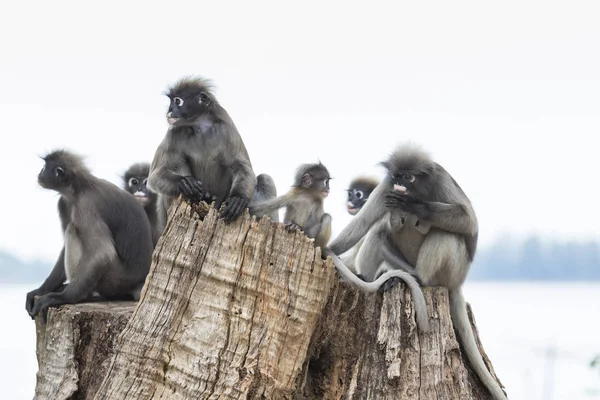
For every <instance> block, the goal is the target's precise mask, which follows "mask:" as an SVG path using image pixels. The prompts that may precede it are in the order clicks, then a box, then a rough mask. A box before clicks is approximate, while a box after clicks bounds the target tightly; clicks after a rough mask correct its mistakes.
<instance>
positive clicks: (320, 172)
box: [250, 163, 331, 249]
mask: <svg viewBox="0 0 600 400" xmlns="http://www.w3.org/2000/svg"><path fill="white" fill-rule="evenodd" d="M330 179H331V178H330V176H329V171H327V168H325V166H324V165H323V164H321V163H318V164H302V165H301V166H300V167H299V168H298V170H297V171H296V176H295V178H294V184H293V185H292V189H291V190H290V191H288V192H287V193H286V194H284V195H282V196H279V197H277V198H275V199H272V200H267V201H262V202H252V203H250V212H251V213H253V214H260V215H262V214H265V213H271V212H277V210H279V209H280V208H283V207H285V208H286V209H285V216H284V218H283V222H284V223H285V224H286V227H287V229H288V230H290V231H294V230H302V231H304V233H305V234H306V236H308V237H309V238H311V239H314V240H315V246H318V247H320V248H321V249H323V248H324V247H325V246H326V245H327V242H328V241H329V238H330V236H331V216H330V215H329V214H326V213H325V212H324V210H323V200H324V199H325V198H326V197H327V196H328V195H329V180H330Z"/></svg>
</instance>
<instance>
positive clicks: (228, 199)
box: [148, 77, 279, 233]
mask: <svg viewBox="0 0 600 400" xmlns="http://www.w3.org/2000/svg"><path fill="white" fill-rule="evenodd" d="M166 95H167V97H168V98H169V99H170V104H169V109H168V112H167V122H168V123H169V125H170V128H169V130H168V131H167V134H166V136H165V138H164V140H163V141H162V143H161V144H160V145H159V146H158V149H157V150H156V153H155V155H154V160H153V161H152V164H151V166H150V176H149V177H148V186H149V188H150V189H151V190H153V191H155V192H156V193H158V220H159V231H160V232H161V233H162V231H163V230H164V227H165V225H166V223H167V210H168V208H169V206H170V205H171V202H172V201H173V199H174V198H175V197H177V196H179V195H180V194H181V195H183V197H184V198H185V199H186V200H188V201H190V202H193V203H197V202H200V201H203V200H204V201H206V202H208V203H210V202H212V201H214V202H215V207H216V208H217V209H218V208H219V207H221V204H223V205H224V207H223V209H222V210H221V212H220V217H221V218H223V220H225V221H226V222H229V221H233V220H235V219H236V218H237V217H238V216H239V215H240V214H241V213H242V211H243V210H244V209H245V208H246V207H247V206H248V203H249V202H250V200H251V199H252V198H253V197H257V198H273V197H275V196H276V193H277V191H276V188H275V186H274V185H273V180H272V179H271V177H270V176H268V175H265V174H263V175H259V176H258V177H256V176H255V174H254V171H253V170H252V164H251V163H250V157H249V156H248V152H247V151H246V146H245V145H244V142H243V140H242V138H241V136H240V134H239V132H238V130H237V128H236V126H235V125H234V123H233V121H232V119H231V118H230V116H229V114H228V113H227V111H225V109H224V108H223V107H222V106H221V105H220V104H219V102H218V101H217V99H216V97H215V96H214V94H213V93H212V92H211V90H210V85H209V83H208V82H207V81H206V80H204V79H202V78H192V77H186V78H183V79H181V80H179V81H178V82H177V83H175V85H174V86H172V87H170V88H169V89H168V91H167V93H166ZM273 194H275V195H273ZM270 217H271V219H272V220H273V221H278V220H279V219H278V217H277V214H276V213H275V214H272V215H270Z"/></svg>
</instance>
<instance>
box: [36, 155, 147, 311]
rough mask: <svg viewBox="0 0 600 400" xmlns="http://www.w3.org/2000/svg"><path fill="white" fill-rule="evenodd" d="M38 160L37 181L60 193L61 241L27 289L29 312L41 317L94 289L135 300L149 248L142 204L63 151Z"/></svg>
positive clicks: (85, 297) (107, 295)
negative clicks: (48, 268)
mask: <svg viewBox="0 0 600 400" xmlns="http://www.w3.org/2000/svg"><path fill="white" fill-rule="evenodd" d="M43 159H44V162H45V165H44V167H43V168H42V170H41V171H40V173H39V175H38V183H39V184H40V186H41V187H43V188H45V189H50V190H55V191H57V192H58V193H59V194H60V198H59V200H58V214H59V217H60V222H61V227H62V231H63V234H64V245H63V248H62V250H61V252H60V255H59V257H58V260H57V261H56V264H55V265H54V268H53V269H52V272H51V273H50V276H48V278H46V280H45V281H44V283H43V284H42V285H41V286H40V287H39V288H38V289H35V290H33V291H31V292H29V293H27V299H26V304H25V308H26V310H27V312H28V313H29V315H30V316H31V317H32V318H34V317H35V316H36V315H37V314H39V313H42V315H43V318H44V320H45V319H46V313H47V310H48V308H49V307H52V306H58V305H61V304H73V303H80V302H83V301H86V300H89V299H90V298H91V296H92V295H93V294H94V293H98V294H99V295H100V298H103V299H107V300H119V299H133V300H139V296H140V291H141V289H142V287H143V286H144V283H145V279H146V275H147V274H148V271H149V269H150V263H151V261H152V250H153V249H152V233H151V228H150V222H149V221H148V217H147V216H146V214H145V213H144V209H143V208H142V207H141V206H140V205H139V204H138V203H137V202H136V201H135V198H133V197H132V196H131V195H130V194H129V193H125V192H124V191H123V190H121V189H119V188H118V187H117V186H116V185H114V184H112V183H110V182H108V181H106V180H104V179H99V178H96V177H95V176H94V175H92V174H91V172H90V171H89V170H88V168H87V167H86V166H85V164H84V162H83V160H82V159H81V158H80V157H79V156H77V155H75V154H73V153H71V152H69V151H66V150H57V151H53V152H51V153H49V154H48V155H46V156H45V157H43ZM65 281H68V283H67V284H66V285H63V284H64V282H65Z"/></svg>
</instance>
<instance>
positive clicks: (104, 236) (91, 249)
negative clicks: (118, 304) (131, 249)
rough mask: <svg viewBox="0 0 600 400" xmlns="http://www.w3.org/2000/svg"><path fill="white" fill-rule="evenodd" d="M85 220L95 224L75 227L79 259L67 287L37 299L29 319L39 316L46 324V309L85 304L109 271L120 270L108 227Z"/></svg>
mask: <svg viewBox="0 0 600 400" xmlns="http://www.w3.org/2000/svg"><path fill="white" fill-rule="evenodd" d="M86 220H89V221H95V222H93V223H91V224H89V225H88V226H79V227H78V228H79V232H80V241H81V243H82V256H81V258H80V259H79V262H78V263H77V265H76V266H75V268H74V274H73V276H72V278H71V280H70V282H69V284H68V285H67V286H66V287H65V289H64V290H63V291H62V292H49V293H46V294H44V295H42V296H40V297H39V298H38V299H37V300H36V301H35V305H34V307H33V310H32V311H31V314H30V315H31V316H32V317H35V316H36V315H37V314H38V313H42V315H43V316H44V320H45V318H46V313H47V311H48V308H49V307H52V306H58V305H61V304H73V303H78V302H81V301H83V300H85V299H86V298H88V297H89V296H91V295H92V293H93V291H94V290H95V288H96V285H97V283H98V282H99V281H100V280H101V279H102V278H103V277H104V275H105V274H106V273H108V272H109V271H110V269H111V268H114V267H115V266H120V261H119V258H118V255H117V251H116V249H115V246H114V243H113V241H112V235H111V232H110V229H109V228H108V226H107V225H106V224H105V223H104V222H103V221H102V219H101V218H100V217H99V216H94V217H93V218H89V219H86ZM63 271H64V268H63ZM111 272H112V271H111Z"/></svg>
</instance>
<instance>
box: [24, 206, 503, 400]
mask: <svg viewBox="0 0 600 400" xmlns="http://www.w3.org/2000/svg"><path fill="white" fill-rule="evenodd" d="M169 213H170V215H169V222H168V224H167V227H166V229H165V232H164V233H163V236H162V237H161V239H160V241H159V243H158V244H157V247H156V250H155V252H154V255H153V262H152V266H151V268H150V273H149V275H148V278H147V280H146V285H145V287H144V289H143V291H142V295H141V299H140V301H139V302H138V303H137V305H132V304H131V303H117V304H115V303H88V304H79V305H69V306H63V307H61V308H59V309H51V311H50V313H49V315H48V324H47V325H43V324H42V323H41V322H40V321H39V320H38V321H37V322H36V323H37V333H38V345H37V352H38V362H39V365H40V370H39V372H38V375H37V387H36V397H35V398H37V399H107V400H108V399H110V400H113V399H115V400H119V399H175V400H177V399H182V400H183V399H186V400H187V399H217V398H222V399H276V400H279V399H315V400H316V399H432V400H436V399H477V400H485V399H489V398H490V397H489V395H488V394H487V392H486V391H485V389H484V388H483V387H482V385H481V383H480V382H479V380H478V379H477V377H476V376H475V375H474V373H473V372H471V371H470V369H469V367H468V362H467V361H466V360H465V358H464V357H463V355H462V354H461V351H460V347H459V345H458V343H457V341H456V337H455V334H454V330H453V328H452V322H451V320H450V314H449V306H448V294H447V291H446V290H445V289H443V288H425V290H424V292H425V296H426V300H427V304H428V309H429V310H428V311H429V312H428V313H429V317H430V324H431V327H432V329H431V332H430V333H428V334H419V333H418V331H417V328H416V323H415V318H414V309H413V305H412V298H411V295H410V292H409V291H408V289H407V288H406V287H405V286H404V285H403V284H400V285H398V286H396V287H395V288H393V289H392V290H390V291H389V292H386V293H385V294H383V295H382V294H379V293H374V294H365V293H361V292H358V291H357V290H356V289H354V288H353V287H352V286H351V285H349V284H346V283H344V282H340V280H339V279H338V275H337V273H336V271H335V268H334V267H333V265H332V262H331V259H329V260H327V261H323V260H321V251H320V249H319V248H315V247H314V245H313V242H312V241H311V240H309V239H308V238H307V237H306V236H305V235H304V234H303V233H301V232H294V233H289V232H287V231H286V230H285V229H284V228H283V225H282V224H280V223H272V222H271V221H270V220H269V219H268V218H266V217H264V218H262V219H260V220H259V221H256V220H255V219H254V218H251V217H250V216H249V215H248V213H247V211H246V212H245V213H244V214H243V215H242V216H241V217H240V218H239V219H238V220H237V221H235V222H233V223H230V224H225V223H224V222H223V221H221V220H219V219H218V218H217V212H216V210H214V209H213V208H208V207H195V206H190V205H188V204H186V203H185V202H183V201H176V202H174V204H173V206H172V207H171V209H170V211H169ZM473 325H474V323H473ZM475 334H476V335H477V331H476V330H475ZM481 350H482V354H484V359H485V360H486V362H487V363H488V367H489V368H490V370H491V371H492V375H494V371H493V369H492V368H491V364H490V363H489V360H487V357H486V356H485V353H483V349H481ZM494 376H495V375H494Z"/></svg>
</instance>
